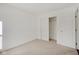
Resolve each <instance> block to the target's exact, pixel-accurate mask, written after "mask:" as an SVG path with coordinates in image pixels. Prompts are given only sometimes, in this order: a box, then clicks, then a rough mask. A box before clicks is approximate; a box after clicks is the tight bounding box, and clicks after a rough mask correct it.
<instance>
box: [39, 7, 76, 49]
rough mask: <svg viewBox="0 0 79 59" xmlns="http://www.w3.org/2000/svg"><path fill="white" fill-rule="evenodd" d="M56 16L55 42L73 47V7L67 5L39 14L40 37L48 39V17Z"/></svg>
mask: <svg viewBox="0 0 79 59" xmlns="http://www.w3.org/2000/svg"><path fill="white" fill-rule="evenodd" d="M54 16H56V17H57V30H56V32H57V34H56V35H57V37H56V38H57V43H58V44H62V45H64V46H68V47H72V48H75V8H72V7H69V8H64V9H61V10H58V11H53V12H50V13H46V14H43V15H40V16H39V17H40V21H41V22H40V24H41V37H42V39H43V40H47V41H48V39H49V26H48V25H49V22H48V18H49V17H54Z"/></svg>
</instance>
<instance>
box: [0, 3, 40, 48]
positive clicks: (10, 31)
mask: <svg viewBox="0 0 79 59" xmlns="http://www.w3.org/2000/svg"><path fill="white" fill-rule="evenodd" d="M0 20H1V21H3V48H12V47H15V46H18V45H20V44H23V43H25V42H28V41H31V40H34V39H38V38H39V35H38V31H39V30H38V29H39V28H38V25H37V24H38V23H37V21H38V20H37V17H36V16H34V15H32V14H29V13H28V12H24V11H23V10H20V9H18V8H15V7H12V6H9V5H6V4H1V5H0Z"/></svg>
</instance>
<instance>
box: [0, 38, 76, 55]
mask: <svg viewBox="0 0 79 59" xmlns="http://www.w3.org/2000/svg"><path fill="white" fill-rule="evenodd" d="M2 54H3V55H77V51H76V50H75V49H72V48H68V47H65V46H62V45H58V44H56V43H55V42H54V41H52V42H47V41H44V40H38V39H37V40H33V41H30V42H28V43H25V44H23V45H20V46H18V47H16V48H13V49H9V50H7V51H4V52H3V53H2Z"/></svg>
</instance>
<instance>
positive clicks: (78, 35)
mask: <svg viewBox="0 0 79 59" xmlns="http://www.w3.org/2000/svg"><path fill="white" fill-rule="evenodd" d="M76 23H77V36H76V37H77V48H78V49H79V8H78V15H77V22H76Z"/></svg>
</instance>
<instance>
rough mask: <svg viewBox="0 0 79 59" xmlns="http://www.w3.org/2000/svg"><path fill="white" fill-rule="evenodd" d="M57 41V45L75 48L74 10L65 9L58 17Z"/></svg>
mask: <svg viewBox="0 0 79 59" xmlns="http://www.w3.org/2000/svg"><path fill="white" fill-rule="evenodd" d="M57 20H58V29H57V30H58V33H57V36H58V38H57V40H58V43H59V44H62V45H64V46H67V47H72V48H75V9H74V8H67V9H64V10H62V11H61V12H60V14H59V16H58V19H57Z"/></svg>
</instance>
